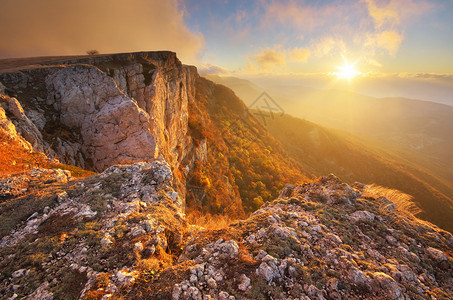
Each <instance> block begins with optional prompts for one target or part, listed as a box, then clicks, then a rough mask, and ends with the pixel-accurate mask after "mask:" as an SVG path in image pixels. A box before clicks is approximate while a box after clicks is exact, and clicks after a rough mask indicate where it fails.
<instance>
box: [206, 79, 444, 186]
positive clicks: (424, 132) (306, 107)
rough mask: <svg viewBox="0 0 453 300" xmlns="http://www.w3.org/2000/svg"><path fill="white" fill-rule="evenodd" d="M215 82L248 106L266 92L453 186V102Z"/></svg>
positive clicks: (301, 113) (302, 113)
mask: <svg viewBox="0 0 453 300" xmlns="http://www.w3.org/2000/svg"><path fill="white" fill-rule="evenodd" d="M212 80H214V81H216V82H219V83H220V84H225V85H226V86H228V87H230V88H232V89H233V90H234V91H235V92H236V93H237V94H238V95H240V96H241V97H243V98H242V99H244V101H245V102H246V103H248V104H249V105H250V104H252V103H253V101H255V99H256V98H257V97H258V96H259V95H260V93H261V92H262V91H264V90H266V92H267V93H268V94H269V95H270V96H271V97H272V98H273V100H274V101H275V102H277V103H278V104H279V105H280V106H281V107H282V108H283V110H284V111H285V112H287V113H289V114H290V115H293V116H295V117H299V118H303V119H306V120H309V121H312V122H315V123H317V124H320V125H323V126H326V127H331V128H335V129H341V130H345V131H348V132H351V133H353V134H355V135H357V136H359V137H360V138H361V139H362V140H364V141H367V143H371V144H374V145H376V146H378V147H380V148H382V149H385V150H386V151H390V152H392V154H395V155H398V156H399V160H404V161H406V162H410V163H412V164H414V165H416V166H417V167H419V168H421V169H423V170H425V171H427V172H428V173H430V174H433V175H434V176H435V177H438V178H440V179H442V180H443V181H445V184H447V185H449V186H452V185H453V168H452V167H450V166H453V156H452V155H451V153H453V107H452V106H448V105H444V104H439V103H434V102H428V101H420V100H412V99H405V98H373V97H368V96H364V95H360V94H357V93H352V92H348V91H340V90H318V89H313V88H308V87H304V86H293V85H282V84H271V83H267V85H266V88H261V89H260V88H259V87H258V86H257V85H255V84H254V83H252V82H250V81H247V80H241V85H237V84H236V82H237V81H238V79H232V78H229V77H225V78H221V79H218V78H216V77H212ZM255 90H256V91H257V92H256V93H252V91H255Z"/></svg>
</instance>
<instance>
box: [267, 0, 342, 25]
mask: <svg viewBox="0 0 453 300" xmlns="http://www.w3.org/2000/svg"><path fill="white" fill-rule="evenodd" d="M264 9H265V15H264V17H263V18H262V22H263V25H267V26H273V25H274V24H275V22H279V23H282V24H288V23H291V24H292V25H293V26H295V27H299V28H303V29H304V30H306V31H310V30H313V29H314V28H316V27H319V26H322V25H323V24H325V23H327V22H329V20H332V18H333V17H334V16H338V13H339V10H338V7H336V6H334V5H325V6H320V7H316V6H308V5H305V4H304V3H302V4H301V2H300V1H295V0H289V1H270V2H269V3H265V6H264Z"/></svg>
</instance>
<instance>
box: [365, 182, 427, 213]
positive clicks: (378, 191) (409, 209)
mask: <svg viewBox="0 0 453 300" xmlns="http://www.w3.org/2000/svg"><path fill="white" fill-rule="evenodd" d="M364 196H365V197H372V198H376V199H377V198H379V197H385V198H387V199H388V200H390V201H392V202H393V203H394V204H395V207H396V211H397V212H399V213H400V214H403V215H405V216H408V217H411V216H412V217H413V216H415V215H417V214H419V213H421V212H422V210H421V208H419V207H418V206H417V205H416V204H415V203H414V202H413V201H412V200H413V198H414V197H412V196H411V195H408V194H405V193H403V192H401V191H398V190H394V189H389V188H386V187H382V186H379V185H376V184H371V185H367V186H366V188H365V190H364ZM389 205H391V204H383V205H382V206H381V207H380V210H381V212H385V211H388V208H389Z"/></svg>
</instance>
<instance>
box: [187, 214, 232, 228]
mask: <svg viewBox="0 0 453 300" xmlns="http://www.w3.org/2000/svg"><path fill="white" fill-rule="evenodd" d="M186 220H187V222H189V224H191V225H197V226H201V227H204V228H206V229H213V230H217V229H222V228H225V227H227V226H228V225H230V224H231V222H233V221H235V220H234V219H232V218H231V217H229V216H227V215H212V214H210V213H206V214H203V213H201V212H199V211H196V210H190V211H186Z"/></svg>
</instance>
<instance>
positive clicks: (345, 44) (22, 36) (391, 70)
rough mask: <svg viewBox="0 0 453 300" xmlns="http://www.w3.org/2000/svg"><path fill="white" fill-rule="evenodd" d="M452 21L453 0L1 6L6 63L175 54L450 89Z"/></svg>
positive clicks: (191, 59) (244, 68)
mask: <svg viewBox="0 0 453 300" xmlns="http://www.w3.org/2000/svg"><path fill="white" fill-rule="evenodd" d="M452 16H453V1H452V0H436V1H427V0H382V1H381V0H349V1H348V0H345V1H327V0H325V1H307V0H305V1H303V0H299V1H297V0H286V1H274V0H251V1H231V0H230V1H228V0H180V1H177V0H169V1H153V0H127V1H126V0H78V1H71V2H70V1H60V0H40V1H36V0H0V36H1V40H0V58H7V57H24V56H44V55H69V54H85V53H86V51H87V50H90V49H96V50H98V51H99V52H100V53H112V52H130V51H146V50H172V51H175V52H177V53H178V56H179V57H180V58H181V60H182V61H183V62H184V63H190V64H195V65H197V66H198V67H199V69H200V70H202V71H205V72H206V71H211V72H220V73H223V74H233V75H238V74H242V75H249V76H250V75H253V74H274V75H275V74H280V75H288V74H291V75H300V76H303V75H304V74H305V75H307V74H310V76H311V77H310V78H311V79H313V80H316V77H317V76H328V75H329V74H333V73H334V72H338V69H339V67H341V66H342V65H343V64H344V63H345V62H348V63H350V64H355V69H356V70H357V71H359V72H361V75H362V76H363V77H365V76H366V77H373V78H382V76H396V77H398V78H406V79H407V78H418V79H420V78H422V79H424V80H435V81H436V82H438V84H439V85H440V86H443V87H445V86H450V85H452V76H451V74H453V17H452ZM452 86H453V85H452ZM447 94H448V92H447Z"/></svg>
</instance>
